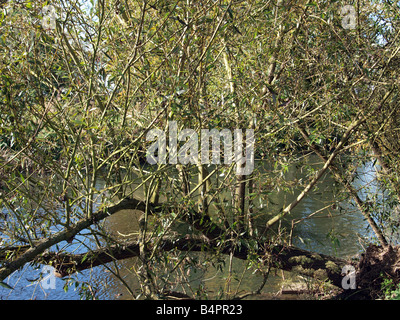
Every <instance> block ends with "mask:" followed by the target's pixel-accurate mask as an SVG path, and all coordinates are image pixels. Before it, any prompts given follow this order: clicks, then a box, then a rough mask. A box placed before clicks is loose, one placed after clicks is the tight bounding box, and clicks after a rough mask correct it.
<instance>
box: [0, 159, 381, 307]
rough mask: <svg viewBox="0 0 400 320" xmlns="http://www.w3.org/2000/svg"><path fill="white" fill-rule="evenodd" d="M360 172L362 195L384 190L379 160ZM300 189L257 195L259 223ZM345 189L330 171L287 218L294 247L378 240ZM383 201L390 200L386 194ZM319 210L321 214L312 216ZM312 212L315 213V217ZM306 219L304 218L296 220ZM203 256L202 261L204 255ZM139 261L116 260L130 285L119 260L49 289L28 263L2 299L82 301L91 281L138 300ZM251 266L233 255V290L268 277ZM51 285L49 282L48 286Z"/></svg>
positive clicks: (276, 282)
mask: <svg viewBox="0 0 400 320" xmlns="http://www.w3.org/2000/svg"><path fill="white" fill-rule="evenodd" d="M306 161H308V162H309V165H311V166H315V168H318V167H320V166H321V163H320V162H319V161H318V159H317V158H316V157H308V158H307V160H306ZM358 173H359V177H358V178H357V179H356V180H355V182H354V185H355V186H357V187H364V188H365V190H362V191H361V192H360V195H361V197H365V196H366V195H367V194H368V192H374V193H375V194H379V192H380V191H379V185H378V184H377V182H376V180H375V178H376V173H375V167H374V165H373V163H372V162H371V163H367V164H366V165H364V166H363V167H361V168H360V169H359V170H358ZM302 178H305V173H304V172H302V170H300V169H299V168H298V166H296V165H293V166H291V167H289V169H288V171H287V173H286V179H287V180H294V179H302ZM300 190H301V189H300V188H299V189H298V190H296V191H295V192H294V193H293V194H292V193H289V192H285V191H283V190H280V191H277V192H274V193H272V194H270V195H269V197H268V198H265V197H264V198H261V197H260V198H256V199H255V200H254V204H255V207H256V210H255V211H256V212H257V216H258V218H257V219H256V224H258V225H262V224H263V223H265V221H267V220H268V219H269V218H270V217H271V216H270V215H269V212H274V213H276V212H278V211H279V209H280V208H282V207H284V206H285V205H287V204H289V203H290V202H291V201H292V200H293V199H295V197H296V196H297V194H298V193H299V192H300ZM339 191H340V189H339V186H337V185H336V184H335V182H334V180H333V178H332V177H331V176H330V175H329V173H328V174H326V176H325V177H324V179H323V181H322V183H320V184H319V185H318V188H317V189H316V190H313V191H312V192H311V193H310V194H309V195H308V196H307V197H306V198H305V199H303V201H302V202H301V203H300V204H299V205H298V206H297V207H296V208H295V209H294V210H293V211H292V212H291V214H290V216H288V217H286V218H285V219H284V221H283V223H282V226H283V227H285V228H286V230H287V232H290V229H291V227H292V219H294V220H293V222H294V228H293V232H292V244H293V245H294V246H297V247H301V248H304V249H308V250H312V251H315V252H319V253H323V254H328V255H336V256H339V257H350V256H353V255H356V254H358V253H359V252H360V251H361V250H362V248H363V245H365V244H366V243H367V242H368V241H371V240H372V241H373V240H374V239H373V235H372V234H371V232H370V230H369V228H368V224H367V222H366V221H365V219H364V218H363V216H362V215H361V213H360V212H359V211H358V210H357V209H356V207H355V206H354V203H353V202H352V201H351V200H340V199H339V198H338V197H339ZM378 198H379V196H378V197H377V199H378ZM379 199H384V196H381V197H380V198H379ZM333 202H335V205H333V206H332V204H333ZM324 208H325V209H324ZM313 213H315V214H314V215H312V214H313ZM310 215H312V216H311V217H310ZM137 220H138V214H137V213H136V212H132V211H121V212H118V213H117V214H114V215H113V216H111V217H109V218H107V226H108V227H109V228H110V230H112V231H113V232H116V231H118V232H119V233H121V234H129V233H132V232H135V231H137V228H138V222H137ZM300 220H301V222H299V223H296V222H297V221H300ZM83 235H84V232H83V234H82V236H83ZM66 245H67V243H66V242H65V243H60V244H59V248H62V247H63V246H66ZM69 249H70V248H69ZM75 250H76V252H79V251H80V250H83V251H85V250H86V249H85V248H79V247H77V248H75ZM199 255H200V259H201V254H199ZM134 259H135V258H132V259H125V260H121V261H118V262H117V263H116V265H117V267H118V273H119V276H120V277H121V278H122V279H124V282H125V284H124V285H123V284H122V283H121V281H120V280H118V279H117V278H116V277H115V276H114V275H113V274H112V272H110V268H113V270H115V268H114V267H115V265H114V264H113V263H110V264H108V265H107V266H98V267H95V268H93V270H85V271H83V272H81V273H79V274H75V275H73V276H71V277H70V278H67V277H66V278H67V279H66V278H63V279H60V278H55V283H51V284H52V286H50V288H49V285H47V287H46V282H45V281H42V282H40V281H37V280H38V279H39V276H40V275H41V272H42V271H43V266H39V267H38V268H36V269H35V268H33V267H31V266H28V265H27V266H25V267H24V268H23V269H22V270H20V271H17V272H14V273H13V274H12V275H11V276H10V277H8V278H7V279H6V281H5V282H6V283H7V284H8V285H10V286H11V287H13V289H12V290H10V289H7V288H3V287H0V299H23V300H26V299H51V300H66V299H68V300H71V299H72V300H75V299H80V298H82V297H84V296H82V293H80V291H79V290H77V289H76V288H75V285H76V284H79V283H85V284H88V286H87V287H88V288H91V290H92V291H93V290H95V291H96V295H95V296H96V298H97V299H108V300H109V299H132V296H131V295H130V294H129V292H128V290H127V289H126V286H129V287H130V288H131V290H132V292H134V293H135V294H138V293H139V284H138V282H137V276H136V275H135V273H134V271H133V270H132V265H133V264H134V262H135V261H134ZM225 262H226V266H227V265H228V264H229V257H226V261H225ZM225 269H227V268H225ZM246 269H247V268H246V264H245V262H243V261H240V260H237V259H233V261H232V270H233V274H234V275H235V277H234V279H233V280H232V281H231V282H230V285H231V290H233V291H235V290H236V289H237V287H238V284H239V280H240V288H239V290H241V291H239V292H244V291H252V290H255V289H256V288H258V286H259V284H260V281H261V280H262V277H261V276H260V275H259V274H257V273H255V274H253V273H252V270H251V269H250V270H246ZM283 276H284V277H285V279H286V278H288V277H290V273H283ZM196 277H197V278H198V283H199V284H200V283H202V284H203V285H204V286H205V287H206V288H207V289H208V290H209V291H210V292H212V294H217V293H218V291H219V290H221V288H225V286H226V283H227V282H226V277H227V271H225V270H222V271H221V270H217V269H216V268H213V267H209V268H207V269H206V270H203V271H201V272H198V274H197V275H194V276H192V279H196ZM48 279H49V278H48ZM53 279H54V278H53ZM35 280H36V281H35ZM194 282H196V281H194ZM49 283H50V282H49V280H48V281H47V284H49ZM281 285H282V272H280V271H278V272H276V273H275V272H273V273H271V274H270V275H269V278H268V281H267V284H266V285H265V287H264V289H263V291H262V292H263V293H265V294H270V295H271V296H272V294H273V293H276V292H278V291H279V290H280V288H281ZM65 288H68V290H65ZM87 291H88V292H89V291H90V290H89V289H88V290H87Z"/></svg>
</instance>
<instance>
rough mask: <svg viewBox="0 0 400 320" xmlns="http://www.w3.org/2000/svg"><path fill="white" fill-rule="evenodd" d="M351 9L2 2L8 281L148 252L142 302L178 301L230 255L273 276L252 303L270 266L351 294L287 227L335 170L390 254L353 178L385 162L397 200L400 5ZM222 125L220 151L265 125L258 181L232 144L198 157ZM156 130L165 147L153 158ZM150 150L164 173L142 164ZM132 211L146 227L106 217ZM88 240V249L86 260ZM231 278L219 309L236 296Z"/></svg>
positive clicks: (328, 263)
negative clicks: (309, 166)
mask: <svg viewBox="0 0 400 320" xmlns="http://www.w3.org/2000/svg"><path fill="white" fill-rule="evenodd" d="M43 8H45V9H44V10H43ZM351 8H353V11H352V10H350V11H349V12H348V13H346V12H344V13H342V12H341V9H342V5H341V4H339V3H337V2H332V1H330V2H326V1H323V2H320V3H316V2H313V1H300V2H299V1H296V2H292V1H283V0H278V1H267V2H264V1H239V2H235V1H206V0H204V1H196V2H192V1H180V0H177V1H173V2H169V1H162V0H159V1H150V2H147V1H128V0H127V1H105V0H104V1H97V2H93V3H92V5H87V4H83V3H81V2H79V1H77V2H72V3H71V2H64V1H54V2H52V3H51V4H48V3H47V2H43V1H37V2H24V3H22V2H21V3H20V2H8V3H5V4H2V16H1V21H0V23H1V24H0V28H1V38H0V39H1V47H0V54H1V57H2V60H1V61H2V62H1V65H0V68H1V78H0V79H1V80H0V81H1V88H2V90H1V101H0V103H1V105H2V106H1V108H2V113H1V120H0V121H1V129H0V130H1V131H0V132H1V143H2V155H1V161H2V163H1V166H0V170H1V175H2V181H1V188H2V191H1V197H0V200H1V205H2V207H3V211H2V216H1V239H2V242H1V246H2V248H1V258H2V262H1V263H2V264H1V268H0V279H1V280H4V279H6V278H7V276H9V275H10V274H11V273H12V272H14V271H16V270H18V269H20V268H21V267H23V266H24V265H25V264H27V263H31V264H40V263H41V264H52V265H53V266H55V268H56V269H57V270H58V271H59V273H60V274H61V276H66V275H68V274H73V273H74V272H76V271H80V270H84V269H87V268H91V267H95V266H97V265H101V264H107V263H108V262H111V261H116V260H119V259H124V258H128V257H138V259H137V260H136V263H135V265H134V266H132V269H133V270H135V272H136V274H137V276H138V280H139V283H140V285H141V291H140V292H134V291H132V289H131V288H129V286H128V290H129V291H130V293H131V294H132V295H133V296H134V297H139V296H142V295H143V296H145V297H147V298H157V297H160V296H169V295H173V294H175V295H177V294H182V292H179V293H176V292H175V293H172V292H171V289H170V288H171V286H172V284H175V285H176V284H177V283H178V284H180V286H181V287H180V289H181V290H182V291H184V292H185V294H186V295H189V296H191V297H201V295H200V292H201V290H200V289H199V288H193V287H192V286H193V284H191V283H190V281H188V282H187V281H186V280H187V277H186V276H185V275H186V272H188V270H190V269H191V268H192V269H193V268H196V267H198V264H196V259H195V258H194V257H195V256H194V255H193V254H192V252H199V251H201V252H204V253H206V257H207V259H209V260H210V261H211V262H213V263H215V264H218V263H219V262H220V260H221V256H222V255H228V256H230V257H231V259H230V260H229V261H230V263H232V258H233V257H236V258H239V259H243V260H245V261H247V263H248V266H249V267H251V268H253V269H254V271H258V272H260V273H261V274H263V275H264V280H265V281H264V282H262V285H261V286H260V288H258V289H257V290H256V292H260V291H261V290H262V286H263V285H264V284H265V282H266V281H267V277H268V274H269V271H270V270H271V268H281V269H284V270H294V269H296V270H297V271H298V272H299V273H302V274H306V275H307V276H315V277H318V278H319V279H320V281H330V282H332V283H333V284H334V285H336V286H339V287H340V286H341V281H342V275H341V270H342V267H343V266H344V265H345V264H347V263H348V262H346V261H345V260H343V259H339V258H336V257H328V256H324V255H321V254H315V253H312V252H308V251H305V250H303V249H300V248H295V247H292V246H290V245H289V244H290V238H289V232H287V233H286V232H285V231H284V230H282V229H281V225H280V222H282V221H287V220H289V221H290V219H291V218H290V213H291V212H292V210H293V209H294V207H296V206H297V205H298V204H299V203H300V202H301V201H303V199H305V198H306V197H307V196H308V194H309V192H310V190H312V189H313V188H314V187H315V186H318V184H319V182H320V181H321V179H322V177H323V176H324V174H325V173H326V172H328V171H331V172H332V174H333V177H334V178H335V179H336V180H337V182H338V183H339V184H341V185H342V186H343V190H344V194H345V195H346V196H347V197H350V198H353V199H354V201H355V203H356V205H357V206H358V208H359V210H360V211H361V213H362V214H363V215H364V216H365V218H366V220H367V222H368V223H369V225H370V227H371V229H372V230H373V232H374V233H375V235H376V239H377V242H378V243H380V245H381V246H382V247H384V248H387V247H388V246H389V245H390V239H388V238H387V235H386V234H385V232H384V230H383V228H382V225H381V222H382V221H384V222H385V221H386V222H390V218H391V217H390V215H389V216H388V215H387V214H385V215H382V214H380V211H379V210H374V209H375V208H374V206H373V205H371V203H370V202H368V201H365V199H363V198H362V197H361V196H360V194H359V190H357V188H356V187H355V186H354V185H353V184H352V179H353V176H352V173H353V172H354V168H355V167H357V166H358V165H359V163H360V162H363V161H364V162H365V161H368V160H369V159H371V156H372V157H376V158H377V159H379V161H381V166H382V169H383V170H385V172H384V173H385V174H386V175H389V178H390V179H389V183H388V184H387V188H388V189H389V190H394V191H396V190H397V180H396V175H395V172H396V171H395V168H396V163H397V162H396V161H397V153H396V152H397V151H396V152H394V151H395V150H397V149H396V142H395V141H396V140H395V136H394V135H395V133H393V131H394V130H393V128H390V130H389V125H391V126H395V127H396V128H397V121H396V120H395V118H393V117H392V116H393V115H395V114H396V111H395V110H396V106H397V101H396V97H397V89H398V87H397V82H396V61H397V60H396V58H397V56H398V48H399V40H398V37H397V34H398V33H397V30H398V24H397V23H396V20H395V19H393V18H392V17H393V16H392V14H398V12H399V8H398V7H396V6H395V5H390V4H386V3H378V4H372V3H370V2H367V1H358V2H357V4H355V5H354V6H352V7H351ZM349 15H350V16H349ZM343 19H350V20H345V22H343ZM349 21H350V22H351V23H347V22H349ZM383 22H385V23H387V24H390V27H387V25H384V24H383ZM346 26H347V27H346ZM349 26H350V27H349ZM175 125H176V127H175ZM188 129H189V131H190V135H188V134H184V132H189V131H185V130H188ZM213 129H214V130H216V131H214V132H218V135H217V138H218V139H219V134H221V132H223V130H224V129H225V130H228V131H225V132H230V133H231V134H232V137H233V136H234V132H238V131H235V130H239V131H243V132H245V130H246V129H249V130H253V131H249V132H254V136H255V151H254V154H253V155H252V156H253V157H254V156H255V157H256V158H257V160H261V161H257V162H256V166H255V168H254V170H251V171H249V172H247V173H246V174H244V173H243V171H241V170H240V165H237V164H236V163H235V162H234V161H229V160H230V159H229V157H230V155H232V154H233V153H234V152H231V153H230V152H225V151H226V150H224V148H223V147H222V146H223V145H224V143H225V144H226V141H224V139H222V140H221V147H220V148H218V149H217V151H218V154H216V159H217V160H216V161H215V162H213V163H209V162H204V161H203V162H202V161H201V160H202V158H201V155H200V154H201V152H200V151H202V146H201V144H202V143H204V142H205V141H204V140H202V139H201V137H202V132H205V131H204V130H208V131H207V132H210V131H211V130H213ZM171 130H172V131H174V130H175V131H174V132H173V133H172V135H171ZM155 133H157V134H155ZM237 134H238V133H237ZM174 135H176V136H177V137H179V139H176V137H175V136H174ZM157 136H158V137H159V136H163V137H164V138H165V140H164V141H163V142H162V143H160V144H157V146H158V150H157V151H156V152H154V151H155V148H153V149H152V146H153V147H154V144H153V143H154V141H152V140H154V139H155V138H156V137H157ZM171 137H172V138H171ZM174 137H175V138H174ZM193 137H194V138H193ZM190 139H194V140H190ZM207 139H208V138H207ZM225 139H227V138H225ZM196 140H197V142H198V145H200V148H197V151H198V154H197V155H198V156H197V157H196V155H195V156H191V157H187V153H188V152H189V153H190V150H187V149H185V145H186V146H187V144H186V143H187V141H192V142H193V143H194V144H196V143H195V142H196ZM245 141H246V138H245V136H243V137H242V142H243V151H244V150H245V149H246V147H247V143H245ZM209 142H210V141H208V145H209V146H210V145H211V144H210V143H209ZM163 143H165V149H163V148H164V147H163ZM388 143H389V144H390V147H387V144H388ZM228 146H230V147H231V148H232V144H231V145H229V144H228ZM161 147H162V148H161ZM385 148H386V149H385ZM151 150H152V152H153V155H154V156H155V157H154V159H156V160H157V161H153V162H149V161H148V159H149V153H150V151H151ZM178 150H179V151H178ZM182 150H183V151H182ZM214 150H215V149H214ZM231 151H232V150H231ZM308 151H312V152H314V153H316V154H317V155H318V156H319V157H320V158H321V159H322V160H323V165H322V166H321V168H319V169H318V170H317V171H316V172H310V174H309V179H308V180H305V181H304V182H302V183H301V182H298V181H297V182H296V187H301V188H302V191H301V192H300V193H299V194H298V195H297V198H296V199H295V200H294V201H293V202H291V203H287V204H286V205H285V207H284V208H282V209H281V210H278V211H277V212H268V213H265V212H264V211H262V210H260V209H259V208H257V207H256V206H255V204H254V203H255V200H256V199H258V197H265V196H266V197H268V194H270V193H272V192H274V191H276V190H277V189H278V188H285V190H288V192H290V190H291V188H293V181H287V180H285V179H284V178H283V177H282V176H283V174H282V172H284V171H285V168H287V166H288V165H289V164H291V163H295V162H296V161H297V160H296V159H297V158H298V154H300V153H303V152H308ZM361 151H362V152H364V153H361ZM372 151H373V152H374V153H373V154H372V153H371V152H372ZM388 151H389V152H388ZM177 152H180V153H179V154H177ZM163 156H165V159H164V158H163ZM213 156H215V154H213V153H212V152H210V153H209V158H210V159H213ZM241 156H243V155H241ZM180 159H186V160H187V161H186V160H185V161H184V163H182V161H178V160H180ZM225 160H228V161H225ZM260 163H261V164H262V163H270V164H275V166H274V167H275V169H274V170H270V171H267V172H265V171H263V170H261V167H262V166H258V165H257V164H260ZM292 192H294V189H293V190H292ZM127 209H128V210H132V211H134V212H136V213H137V215H138V225H137V230H135V232H132V233H131V234H129V235H122V236H121V234H118V233H115V232H112V230H110V228H109V227H108V226H107V218H108V217H109V216H110V215H113V214H115V213H117V212H120V211H122V210H127ZM63 241H66V243H67V244H66V245H65V246H64V247H63V252H57V246H56V245H57V244H59V243H61V242H63ZM77 244H83V246H84V247H85V248H87V251H85V252H82V253H79V254H77V253H74V252H73V249H74V248H76V246H77ZM60 257H61V258H60ZM295 257H297V258H295ZM299 257H303V258H299ZM109 269H110V270H111V271H112V272H114V273H115V274H116V275H118V270H116V269H113V267H109ZM228 269H229V271H228V279H227V284H228V285H227V287H226V291H225V292H223V293H222V294H221V296H220V297H222V298H232V297H234V296H235V292H233V291H232V290H230V287H229V283H230V280H231V277H232V273H231V268H230V266H228ZM396 280H397V279H396ZM121 281H123V279H121ZM189 289H191V290H189ZM188 292H192V294H189V293H188ZM196 292H197V295H196ZM236 293H237V292H236Z"/></svg>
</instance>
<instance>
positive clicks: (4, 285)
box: [0, 281, 14, 290]
mask: <svg viewBox="0 0 400 320" xmlns="http://www.w3.org/2000/svg"><path fill="white" fill-rule="evenodd" d="M0 286H2V287H4V288H7V289H10V290H12V289H14V288H13V287H11V286H9V285H8V284H7V283H5V282H1V281H0Z"/></svg>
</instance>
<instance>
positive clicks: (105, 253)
mask: <svg viewBox="0 0 400 320" xmlns="http://www.w3.org/2000/svg"><path fill="white" fill-rule="evenodd" d="M257 245H258V248H259V250H258V252H257V254H258V255H259V256H260V258H261V259H264V260H267V259H268V261H269V262H270V263H272V265H273V266H274V267H275V268H279V269H282V270H286V271H295V272H297V273H299V274H302V275H306V276H309V277H314V278H317V279H320V280H329V281H331V283H332V284H333V285H335V286H338V287H340V286H341V281H342V278H343V275H342V274H341V271H342V268H343V266H345V265H346V264H349V262H348V261H346V260H344V259H339V258H336V257H331V256H327V255H323V254H317V253H315V252H310V251H307V250H303V249H300V248H296V247H292V246H284V245H273V246H271V247H270V246H268V245H266V244H263V243H259V244H257ZM148 249H149V250H153V249H154V248H153V247H152V246H151V245H149V247H148ZM155 249H156V250H160V251H171V250H179V251H190V252H214V253H215V252H219V253H222V254H230V253H231V252H233V256H234V257H235V258H238V259H242V260H246V259H247V258H248V255H249V254H250V249H249V248H248V247H246V246H240V247H234V246H232V244H231V242H229V241H227V242H224V243H222V242H217V241H215V240H209V239H206V238H205V237H203V236H196V237H194V236H186V237H184V238H178V239H172V238H170V237H165V238H163V239H162V240H161V241H159V242H158V243H157V248H155ZM139 254H140V248H139V243H138V241H137V240H135V241H131V242H127V243H125V244H123V245H121V244H115V245H111V246H108V247H104V248H100V249H97V250H93V251H89V252H86V253H80V254H70V253H56V252H47V253H44V254H43V255H42V256H41V257H40V259H38V262H41V263H45V264H50V265H52V266H53V267H54V268H55V269H56V270H57V271H58V272H59V273H60V274H61V275H62V276H65V275H68V274H71V273H74V272H77V271H82V270H85V269H89V268H92V267H95V266H99V265H102V264H105V263H108V262H111V261H114V260H121V259H126V258H132V257H138V256H139Z"/></svg>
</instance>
